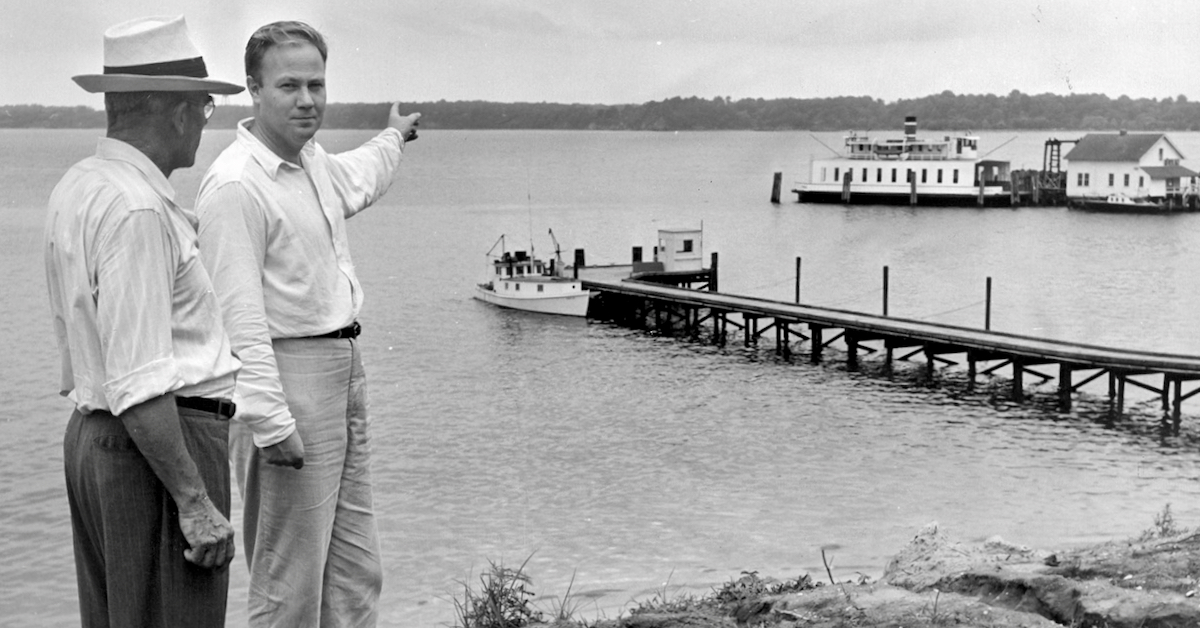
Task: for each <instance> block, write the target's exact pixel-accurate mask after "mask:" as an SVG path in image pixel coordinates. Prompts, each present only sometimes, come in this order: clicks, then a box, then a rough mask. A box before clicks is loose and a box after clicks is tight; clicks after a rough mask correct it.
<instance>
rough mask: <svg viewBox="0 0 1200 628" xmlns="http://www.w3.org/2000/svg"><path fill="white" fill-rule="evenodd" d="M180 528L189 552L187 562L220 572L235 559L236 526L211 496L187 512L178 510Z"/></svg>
mask: <svg viewBox="0 0 1200 628" xmlns="http://www.w3.org/2000/svg"><path fill="white" fill-rule="evenodd" d="M179 529H180V530H182V531H183V538H185V539H187V542H188V545H190V546H191V547H190V548H189V549H185V550H183V557H184V558H186V559H187V560H188V562H190V563H192V564H195V565H198V566H200V567H205V568H208V569H220V568H222V567H224V566H225V565H228V564H229V561H231V560H233V555H234V547H233V526H232V525H230V524H229V520H228V519H226V518H225V516H224V515H222V514H221V511H219V510H217V507H216V506H214V505H213V503H212V502H211V501H209V499H208V495H203V496H201V498H200V500H199V501H198V502H197V503H196V504H195V505H194V506H192V507H191V509H190V510H187V511H185V510H184V509H183V508H180V509H179Z"/></svg>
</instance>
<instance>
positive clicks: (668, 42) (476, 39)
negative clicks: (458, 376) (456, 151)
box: [0, 0, 1200, 108]
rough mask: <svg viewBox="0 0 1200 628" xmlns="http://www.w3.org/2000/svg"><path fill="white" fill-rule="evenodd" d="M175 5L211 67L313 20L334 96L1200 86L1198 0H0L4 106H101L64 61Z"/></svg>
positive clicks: (545, 97)
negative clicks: (257, 32) (272, 31)
mask: <svg viewBox="0 0 1200 628" xmlns="http://www.w3.org/2000/svg"><path fill="white" fill-rule="evenodd" d="M180 14H182V15H184V16H186V18H187V21H188V25H189V27H190V29H191V31H192V35H193V38H194V39H195V40H196V43H197V45H198V46H199V48H200V50H201V52H202V53H203V54H204V57H205V60H206V61H207V63H208V68H209V74H210V75H211V76H213V77H215V78H222V79H226V80H232V81H235V82H238V83H241V82H243V81H242V78H241V77H242V63H241V55H242V51H243V48H244V46H245V42H246V38H247V37H248V36H249V35H250V33H251V32H253V31H254V29H255V28H257V27H258V26H261V25H262V24H265V23H267V22H271V21H275V20H280V19H298V20H303V21H306V22H308V23H310V24H312V25H313V26H315V27H317V28H318V29H319V30H321V31H322V32H323V33H324V34H325V35H326V37H327V38H328V40H329V43H330V57H329V64H328V67H327V71H328V74H327V77H328V90H329V98H330V101H331V102H383V101H388V100H402V101H432V100H443V99H444V100H452V101H453V100H490V101H501V102H542V101H545V102H557V103H605V104H617V103H642V102H646V101H651V100H662V99H665V98H670V97H673V96H684V97H687V96H699V97H702V98H712V97H714V96H730V97H732V98H734V99H739V98H747V97H749V98H756V97H761V98H782V97H795V98H814V97H828V96H847V95H850V96H861V95H867V96H873V97H877V98H882V99H883V100H885V101H889V102H890V101H894V100H896V99H898V98H910V97H920V96H926V95H929V94H935V93H939V92H941V91H943V90H951V91H953V92H955V93H958V94H984V93H992V94H998V95H1003V94H1007V93H1009V92H1010V91H1012V90H1014V89H1017V90H1020V91H1022V92H1025V93H1027V94H1040V93H1044V92H1050V93H1055V94H1071V93H1101V94H1107V95H1108V96H1110V97H1114V98H1115V97H1117V96H1121V95H1128V96H1130V97H1133V98H1139V97H1153V98H1162V97H1166V96H1172V97H1173V96H1178V95H1180V94H1183V95H1186V96H1188V98H1189V99H1191V100H1200V1H1197V0H1159V1H1155V2H1145V1H1142V0H1138V1H1137V2H1129V1H1128V0H1125V1H1120V2H1118V1H1113V0H1045V1H1042V2H1037V1H1034V0H870V1H868V0H819V1H818V0H745V1H742V2H732V1H720V0H358V1H350V0H345V1H338V0H211V1H204V0H192V1H190V2H180V1H176V0H103V1H100V2H97V1H94V0H0V16H3V17H2V19H0V42H2V43H3V44H4V47H5V49H6V52H5V54H4V57H3V58H4V61H3V63H2V64H0V105H4V104H27V103H37V104H47V105H80V104H82V105H88V106H92V107H96V108H102V107H103V99H102V97H101V96H99V95H93V94H88V93H86V92H84V91H83V90H82V89H80V88H79V87H77V86H76V85H75V84H74V83H73V82H72V81H71V80H70V77H71V76H73V75H76V74H88V73H98V72H100V71H101V67H102V65H103V39H102V36H103V32H104V30H105V29H106V28H107V27H108V26H111V25H113V24H117V23H119V22H122V21H126V20H129V19H132V18H135V17H141V16H146V15H180ZM230 102H233V103H243V104H248V103H249V99H248V97H246V96H245V95H241V96H236V97H234V98H233V99H232V100H231V101H230Z"/></svg>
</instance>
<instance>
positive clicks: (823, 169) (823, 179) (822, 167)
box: [821, 166, 828, 182]
mask: <svg viewBox="0 0 1200 628" xmlns="http://www.w3.org/2000/svg"><path fill="white" fill-rule="evenodd" d="M825 174H826V173H825V166H821V181H822V182H825V181H828V179H826V178H825Z"/></svg>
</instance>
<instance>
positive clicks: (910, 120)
mask: <svg viewBox="0 0 1200 628" xmlns="http://www.w3.org/2000/svg"><path fill="white" fill-rule="evenodd" d="M904 137H905V138H906V139H910V140H915V139H917V116H907V117H905V118H904Z"/></svg>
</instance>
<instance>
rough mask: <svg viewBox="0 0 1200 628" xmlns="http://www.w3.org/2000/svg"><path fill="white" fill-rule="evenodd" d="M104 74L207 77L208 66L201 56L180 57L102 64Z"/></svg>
mask: <svg viewBox="0 0 1200 628" xmlns="http://www.w3.org/2000/svg"><path fill="white" fill-rule="evenodd" d="M104 73H105V74H142V75H145V76H191V77H194V78H208V66H206V65H204V59H203V58H202V57H196V58H194V59H180V60H179V61H163V62H162V63H147V64H144V65H121V66H111V65H106V66H104Z"/></svg>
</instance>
